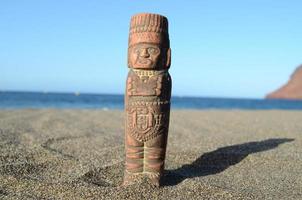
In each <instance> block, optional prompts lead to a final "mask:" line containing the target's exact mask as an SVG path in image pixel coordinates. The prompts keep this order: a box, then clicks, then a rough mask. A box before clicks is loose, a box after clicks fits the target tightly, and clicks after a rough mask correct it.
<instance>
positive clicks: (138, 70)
mask: <svg viewBox="0 0 302 200" xmlns="http://www.w3.org/2000/svg"><path fill="white" fill-rule="evenodd" d="M170 63H171V50H170V42H169V34H168V20H167V18H166V17H164V16H161V15H158V14H149V13H143V14H138V15H135V16H133V17H132V18H131V24H130V34H129V46H128V67H129V68H130V70H129V73H128V77H127V83H126V94H125V111H126V116H125V118H126V124H125V148H126V163H125V172H124V183H123V184H124V185H128V184H131V183H134V182H136V181H137V180H139V179H141V178H143V177H147V178H148V179H149V180H150V182H151V183H152V184H153V185H156V186H159V185H160V178H161V175H162V173H163V170H164V161H165V154H166V147H167V136H168V129H169V116H170V97H171V77H170V74H169V73H168V69H169V67H170Z"/></svg>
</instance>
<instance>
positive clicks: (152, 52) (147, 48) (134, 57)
mask: <svg viewBox="0 0 302 200" xmlns="http://www.w3.org/2000/svg"><path fill="white" fill-rule="evenodd" d="M160 54H161V49H160V48H159V46H158V45H155V44H148V43H142V44H136V45H134V46H132V47H131V48H129V55H128V56H129V57H128V59H129V65H130V66H131V67H133V68H137V69H156V68H157V67H158V66H157V65H158V63H159V60H160Z"/></svg>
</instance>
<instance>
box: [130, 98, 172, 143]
mask: <svg viewBox="0 0 302 200" xmlns="http://www.w3.org/2000/svg"><path fill="white" fill-rule="evenodd" d="M169 107H170V103H169V102H168V101H166V102H156V101H155V102H143V101H136V102H132V103H130V104H129V105H128V107H127V129H128V132H129V133H130V134H131V135H132V136H133V137H134V138H136V139H137V140H138V141H141V142H146V141H148V140H150V139H152V138H154V137H156V136H158V135H160V134H164V133H166V132H167V128H168V123H169V122H168V120H169V116H167V112H166V111H167V109H169Z"/></svg>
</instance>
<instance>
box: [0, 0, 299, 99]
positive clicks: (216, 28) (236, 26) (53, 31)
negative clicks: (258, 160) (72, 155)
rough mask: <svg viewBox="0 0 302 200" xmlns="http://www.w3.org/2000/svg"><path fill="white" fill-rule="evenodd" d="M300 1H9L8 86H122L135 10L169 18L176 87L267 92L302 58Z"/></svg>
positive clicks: (0, 26) (2, 84)
mask: <svg viewBox="0 0 302 200" xmlns="http://www.w3.org/2000/svg"><path fill="white" fill-rule="evenodd" d="M301 9H302V1H301V0H288V1H285V0H244V1H243V0H227V1H226V0H219V1H218V0H186V1H180V0H179V1H178V0H152V1H151V0H139V1H134V0H114V1H113V0H103V1H101V0H87V1H84V0H81V1H79V0H69V1H67V0H43V1H42V0H26V1H25V0H19V1H16V0H6V1H5V0H3V1H1V2H0V90H25V91H57V92H75V91H78V92H89V93H114V94H123V93H124V87H125V79H126V76H127V71H128V69H127V64H126V61H127V58H126V56H127V42H128V30H129V21H130V17H131V16H132V15H133V14H136V13H140V12H152V13H159V14H162V15H165V16H167V17H168V20H169V25H170V29H169V31H170V40H171V48H172V65H171V69H170V73H171V75H172V79H173V95H190V96H215V97H246V98H262V97H263V96H264V95H265V94H266V93H268V92H270V91H272V90H274V89H276V88H278V87H279V86H280V85H282V84H283V83H285V82H286V81H287V80H288V77H289V75H290V74H291V73H292V72H293V70H294V69H295V68H296V67H297V66H298V65H299V64H301V63H302V13H301Z"/></svg>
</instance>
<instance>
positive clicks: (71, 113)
mask: <svg viewBox="0 0 302 200" xmlns="http://www.w3.org/2000/svg"><path fill="white" fill-rule="evenodd" d="M301 122H302V112H301V111H278V110H273V111H240V110H229V111H223V110H207V111H197V110H176V111H172V112H171V123H170V132H169V140H168V150H167V158H166V171H165V176H164V178H163V182H162V187H160V188H155V187H152V186H151V185H150V184H149V183H148V182H147V181H146V180H143V181H142V182H141V183H139V184H135V185H131V186H127V187H122V186H120V185H121V182H122V176H123V163H124V143H123V139H124V127H123V125H124V113H123V111H118V110H116V111H111V110H109V111H102V110H53V109H37V110H31V109H30V110H1V111H0V199H302V133H301V131H302V123H301Z"/></svg>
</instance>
